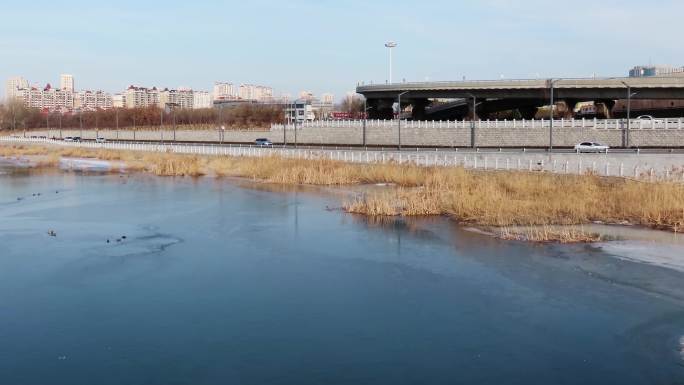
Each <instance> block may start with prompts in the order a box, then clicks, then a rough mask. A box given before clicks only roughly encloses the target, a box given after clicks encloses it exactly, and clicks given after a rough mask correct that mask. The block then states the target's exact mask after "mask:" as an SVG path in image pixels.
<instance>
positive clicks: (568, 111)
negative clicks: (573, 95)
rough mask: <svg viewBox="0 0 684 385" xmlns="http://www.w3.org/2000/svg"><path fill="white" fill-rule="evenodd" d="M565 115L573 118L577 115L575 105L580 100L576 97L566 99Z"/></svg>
mask: <svg viewBox="0 0 684 385" xmlns="http://www.w3.org/2000/svg"><path fill="white" fill-rule="evenodd" d="M564 102H565V117H566V118H573V117H574V116H575V106H576V105H577V103H578V101H577V100H574V99H565V100H564Z"/></svg>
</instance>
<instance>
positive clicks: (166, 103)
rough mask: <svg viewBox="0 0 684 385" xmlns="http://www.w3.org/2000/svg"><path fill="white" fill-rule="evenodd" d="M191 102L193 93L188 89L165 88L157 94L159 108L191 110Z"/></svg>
mask: <svg viewBox="0 0 684 385" xmlns="http://www.w3.org/2000/svg"><path fill="white" fill-rule="evenodd" d="M193 102H194V96H193V91H192V90H190V89H183V88H180V89H177V90H170V89H168V88H165V89H164V90H162V91H161V92H159V108H166V107H174V108H192V106H193Z"/></svg>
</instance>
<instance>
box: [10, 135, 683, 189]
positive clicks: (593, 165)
mask: <svg viewBox="0 0 684 385" xmlns="http://www.w3.org/2000/svg"><path fill="white" fill-rule="evenodd" d="M0 142H7V143H14V144H48V145H54V146H59V147H82V148H91V149H110V150H126V151H146V152H160V153H178V154H195V155H207V156H235V157H267V156H281V157H285V158H292V159H330V160H335V161H341V162H348V163H367V164H372V163H375V164H388V163H395V164H414V165H418V166H426V167H429V166H438V167H464V168H467V169H475V170H483V171H506V170H508V171H516V170H517V171H528V172H547V173H557V174H587V173H591V174H595V175H601V176H613V177H625V178H634V179H640V180H650V181H656V180H669V181H682V182H684V154H650V155H640V154H639V153H638V152H635V153H624V152H623V153H617V154H615V155H614V156H613V157H611V156H610V155H609V154H578V153H559V154H547V155H544V154H542V153H537V154H535V153H528V152H518V153H506V152H458V151H424V150H423V151H419V150H418V149H416V151H397V150H370V151H369V150H365V149H331V148H282V147H280V148H279V147H259V146H245V145H216V144H170V143H169V144H162V143H142V142H106V143H95V142H64V141H60V140H54V139H49V138H22V137H0ZM657 157H666V158H667V159H666V161H664V162H663V161H662V160H661V159H658V158H657Z"/></svg>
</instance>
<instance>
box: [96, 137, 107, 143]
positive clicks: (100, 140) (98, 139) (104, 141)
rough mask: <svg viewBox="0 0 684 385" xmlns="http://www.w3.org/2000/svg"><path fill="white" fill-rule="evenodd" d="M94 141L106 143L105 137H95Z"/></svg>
mask: <svg viewBox="0 0 684 385" xmlns="http://www.w3.org/2000/svg"><path fill="white" fill-rule="evenodd" d="M95 143H107V139H105V138H97V139H95Z"/></svg>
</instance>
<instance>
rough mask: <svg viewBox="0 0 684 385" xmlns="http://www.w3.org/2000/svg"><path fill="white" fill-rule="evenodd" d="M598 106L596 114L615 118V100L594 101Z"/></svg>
mask: <svg viewBox="0 0 684 385" xmlns="http://www.w3.org/2000/svg"><path fill="white" fill-rule="evenodd" d="M594 105H595V106H596V114H597V115H603V116H604V117H605V118H606V119H612V118H613V107H615V100H611V99H608V100H596V101H594Z"/></svg>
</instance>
